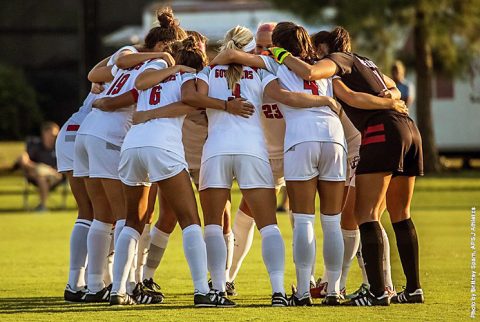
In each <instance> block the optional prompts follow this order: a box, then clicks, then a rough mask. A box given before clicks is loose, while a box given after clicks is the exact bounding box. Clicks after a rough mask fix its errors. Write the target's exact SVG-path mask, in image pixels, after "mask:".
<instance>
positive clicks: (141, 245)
mask: <svg viewBox="0 0 480 322" xmlns="http://www.w3.org/2000/svg"><path fill="white" fill-rule="evenodd" d="M149 247H150V224H146V225H145V228H144V229H143V232H142V234H141V235H140V240H139V241H138V252H137V268H136V269H135V279H136V280H137V282H142V281H143V267H144V266H145V264H146V263H147V256H148V249H149Z"/></svg>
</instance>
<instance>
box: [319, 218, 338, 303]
mask: <svg viewBox="0 0 480 322" xmlns="http://www.w3.org/2000/svg"><path fill="white" fill-rule="evenodd" d="M340 217H341V214H337V215H333V216H326V215H323V214H321V215H320V220H321V222H322V229H323V260H324V263H325V269H326V274H327V280H328V286H327V293H329V294H332V293H336V294H339V293H340V277H341V275H342V263H343V253H344V245H343V237H342V230H341V228H340Z"/></svg>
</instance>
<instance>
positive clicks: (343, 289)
mask: <svg viewBox="0 0 480 322" xmlns="http://www.w3.org/2000/svg"><path fill="white" fill-rule="evenodd" d="M339 295H340V299H341V300H345V297H346V296H347V289H346V288H345V287H344V288H342V289H341V290H340V294H339Z"/></svg>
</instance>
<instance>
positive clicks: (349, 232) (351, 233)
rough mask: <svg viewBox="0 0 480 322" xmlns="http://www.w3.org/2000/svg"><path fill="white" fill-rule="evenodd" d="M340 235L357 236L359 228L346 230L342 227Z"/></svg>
mask: <svg viewBox="0 0 480 322" xmlns="http://www.w3.org/2000/svg"><path fill="white" fill-rule="evenodd" d="M342 235H343V237H351V238H353V237H357V236H360V229H355V230H347V229H343V228H342Z"/></svg>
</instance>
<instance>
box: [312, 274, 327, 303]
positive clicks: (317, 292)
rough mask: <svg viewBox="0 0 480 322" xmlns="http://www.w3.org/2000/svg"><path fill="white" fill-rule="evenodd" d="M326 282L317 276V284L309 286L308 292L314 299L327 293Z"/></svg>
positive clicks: (320, 297)
mask: <svg viewBox="0 0 480 322" xmlns="http://www.w3.org/2000/svg"><path fill="white" fill-rule="evenodd" d="M327 286H328V283H327V282H322V279H321V278H319V279H318V281H317V285H315V286H314V287H313V288H312V287H310V294H311V295H312V297H313V298H314V299H322V298H324V297H325V296H326V295H327Z"/></svg>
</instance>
